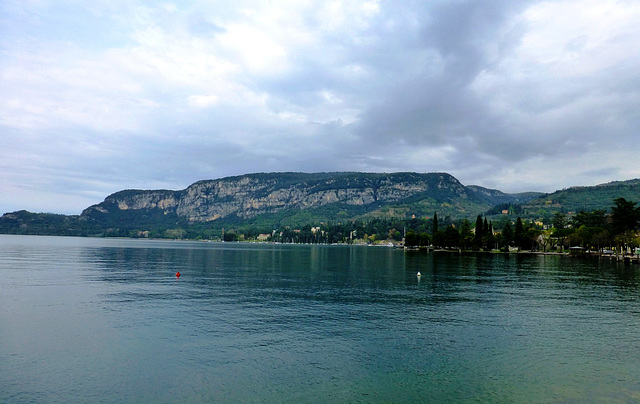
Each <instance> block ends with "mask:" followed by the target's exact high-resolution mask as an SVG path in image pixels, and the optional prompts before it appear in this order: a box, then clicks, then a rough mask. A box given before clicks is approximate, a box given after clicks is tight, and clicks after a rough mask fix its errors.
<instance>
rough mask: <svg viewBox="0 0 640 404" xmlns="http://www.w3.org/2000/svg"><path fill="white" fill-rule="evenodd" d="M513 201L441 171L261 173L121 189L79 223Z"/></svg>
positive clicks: (464, 210)
mask: <svg viewBox="0 0 640 404" xmlns="http://www.w3.org/2000/svg"><path fill="white" fill-rule="evenodd" d="M518 200H519V198H518V197H517V196H513V195H509V194H505V193H503V192H501V191H497V190H492V189H487V188H482V187H478V186H468V187H466V186H464V185H462V184H461V183H460V182H459V181H458V180H457V179H456V178H454V177H453V176H451V175H449V174H446V173H427V174H419V173H392V174H376V173H351V172H338V173H314V174H308V173H260V174H248V175H242V176H237V177H228V178H222V179H217V180H206V181H198V182H196V183H194V184H192V185H190V186H189V187H187V188H186V189H184V190H181V191H169V190H125V191H120V192H117V193H115V194H112V195H109V196H108V197H107V198H106V199H105V200H104V201H103V202H101V203H99V204H97V205H93V206H90V207H88V208H87V209H85V210H84V211H83V212H82V215H81V216H82V217H85V218H88V219H91V220H94V221H96V222H98V223H102V224H104V225H111V224H114V223H117V224H118V225H122V224H125V223H130V224H131V223H136V224H138V225H143V224H144V222H177V221H184V222H186V223H189V224H195V223H205V222H216V221H218V222H228V223H239V222H242V221H254V222H269V223H275V222H278V223H283V222H286V223H294V224H299V223H303V222H307V223H308V222H311V221H314V220H344V219H353V218H362V217H367V216H369V217H380V216H387V217H409V216H412V215H415V216H426V215H432V214H433V212H434V211H436V210H438V211H439V212H442V213H443V214H445V215H451V216H455V217H461V216H464V217H467V216H469V217H471V216H474V215H476V214H478V213H481V212H482V211H484V210H486V209H487V208H489V207H490V206H492V205H495V204H497V203H501V202H513V201H518Z"/></svg>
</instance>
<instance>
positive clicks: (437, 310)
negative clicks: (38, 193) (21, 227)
mask: <svg viewBox="0 0 640 404" xmlns="http://www.w3.org/2000/svg"><path fill="white" fill-rule="evenodd" d="M176 271H180V273H181V275H182V276H181V277H180V279H177V278H176V277H175V273H176ZM418 271H420V272H421V274H422V276H421V277H417V276H416V273H417V272H418ZM639 274H640V267H639V266H638V265H624V264H622V263H620V264H619V263H616V262H611V261H608V260H598V259H572V258H569V257H557V256H522V255H490V254H487V255H481V254H477V255H472V254H468V255H465V254H462V255H459V254H446V253H445V254H438V253H430V254H427V253H417V252H407V253H405V252H403V251H400V250H394V249H391V248H384V247H361V246H358V247H348V246H299V245H270V244H230V243H202V242H169V241H149V240H109V239H80V238H56V237H34V236H32V237H22V236H0V279H1V283H0V306H1V307H2V310H1V311H0V402H2V403H5V402H6V403H13V402H16V403H63V402H64V403H68V402H83V403H132V402H149V403H150V402H153V403H163V402H166V403H173V402H186V403H192V402H193V403H196V402H268V403H281V402H290V403H305V402H310V403H316V402H322V403H345V402H434V403H441V402H487V403H494V402H499V403H500V402H503V403H514V402H516V403H519V402H521V403H573V402H575V403H582V402H594V403H596V402H597V403H600V402H611V403H631V402H640V382H639V380H640V379H639V378H638V375H640V345H639V344H638V341H639V340H640V321H639V320H640V276H639Z"/></svg>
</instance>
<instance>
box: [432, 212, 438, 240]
mask: <svg viewBox="0 0 640 404" xmlns="http://www.w3.org/2000/svg"><path fill="white" fill-rule="evenodd" d="M437 232H438V212H433V230H432V234H433V235H434V236H435V235H436V233H437Z"/></svg>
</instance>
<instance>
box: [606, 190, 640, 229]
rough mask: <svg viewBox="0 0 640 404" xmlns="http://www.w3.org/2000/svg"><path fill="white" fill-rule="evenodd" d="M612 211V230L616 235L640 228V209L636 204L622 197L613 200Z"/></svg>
mask: <svg viewBox="0 0 640 404" xmlns="http://www.w3.org/2000/svg"><path fill="white" fill-rule="evenodd" d="M613 202H614V203H615V206H614V207H613V208H612V209H611V229H612V231H613V233H614V234H615V235H618V234H621V233H625V232H629V231H634V230H638V228H640V209H639V208H637V207H636V203H635V202H632V201H627V200H626V199H624V198H622V197H620V198H616V199H614V200H613Z"/></svg>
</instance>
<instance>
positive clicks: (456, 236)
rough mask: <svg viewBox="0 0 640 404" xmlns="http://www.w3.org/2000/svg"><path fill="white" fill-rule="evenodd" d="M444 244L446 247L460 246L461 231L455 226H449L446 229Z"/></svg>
mask: <svg viewBox="0 0 640 404" xmlns="http://www.w3.org/2000/svg"><path fill="white" fill-rule="evenodd" d="M444 246H445V247H459V246H460V233H459V232H458V230H457V229H456V228H455V227H453V226H447V228H446V229H445V230H444Z"/></svg>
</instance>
